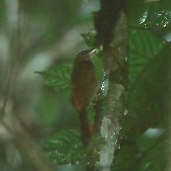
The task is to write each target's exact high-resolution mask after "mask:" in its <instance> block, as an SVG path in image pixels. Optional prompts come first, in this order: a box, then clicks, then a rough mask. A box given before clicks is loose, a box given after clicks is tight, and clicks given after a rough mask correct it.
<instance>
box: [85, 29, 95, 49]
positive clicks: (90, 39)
mask: <svg viewBox="0 0 171 171" xmlns="http://www.w3.org/2000/svg"><path fill="white" fill-rule="evenodd" d="M95 36H96V34H95V31H90V32H88V33H83V34H82V37H83V38H84V41H85V43H86V44H87V46H88V47H90V48H94V47H95V43H96V37H95Z"/></svg>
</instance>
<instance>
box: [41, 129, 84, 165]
mask: <svg viewBox="0 0 171 171" xmlns="http://www.w3.org/2000/svg"><path fill="white" fill-rule="evenodd" d="M44 151H45V152H46V153H47V155H48V158H49V159H50V160H52V161H55V163H56V164H57V165H62V164H78V163H80V162H81V161H83V159H84V156H85V152H84V148H83V144H82V142H81V137H80V133H79V131H78V130H74V129H65V130H62V131H60V132H58V133H57V134H56V136H54V137H52V138H50V139H48V140H47V141H45V143H44Z"/></svg>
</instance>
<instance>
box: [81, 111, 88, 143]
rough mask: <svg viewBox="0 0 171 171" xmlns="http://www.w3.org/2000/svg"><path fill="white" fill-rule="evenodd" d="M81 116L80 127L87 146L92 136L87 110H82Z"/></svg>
mask: <svg viewBox="0 0 171 171" xmlns="http://www.w3.org/2000/svg"><path fill="white" fill-rule="evenodd" d="M79 116H80V129H81V136H82V141H83V144H84V145H85V146H87V145H88V141H89V138H90V136H91V128H90V126H89V123H88V119H87V112H86V110H84V111H82V112H80V114H79Z"/></svg>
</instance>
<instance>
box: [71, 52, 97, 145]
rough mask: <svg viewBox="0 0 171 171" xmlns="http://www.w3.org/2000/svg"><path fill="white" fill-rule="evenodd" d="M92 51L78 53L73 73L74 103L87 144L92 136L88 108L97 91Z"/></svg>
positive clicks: (83, 137)
mask: <svg viewBox="0 0 171 171" xmlns="http://www.w3.org/2000/svg"><path fill="white" fill-rule="evenodd" d="M91 52H92V51H90V50H84V51H81V52H80V53H78V55H77V56H76V58H75V60H74V64H73V72H72V75H71V84H72V103H73V106H74V107H75V109H76V111H77V112H78V113H79V117H80V126H81V133H82V140H83V143H84V144H85V145H87V143H88V139H89V137H90V129H89V124H88V120H87V112H86V110H87V108H88V106H89V104H90V101H91V99H92V97H93V96H94V95H95V93H96V71H95V66H94V64H93V62H92V60H91Z"/></svg>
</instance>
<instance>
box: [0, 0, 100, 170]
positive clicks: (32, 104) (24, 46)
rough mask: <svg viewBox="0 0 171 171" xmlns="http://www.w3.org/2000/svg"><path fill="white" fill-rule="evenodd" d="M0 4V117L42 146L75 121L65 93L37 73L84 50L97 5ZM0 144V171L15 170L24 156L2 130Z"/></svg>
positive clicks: (0, 0)
mask: <svg viewBox="0 0 171 171" xmlns="http://www.w3.org/2000/svg"><path fill="white" fill-rule="evenodd" d="M0 4H1V5H0V80H1V84H0V94H1V96H0V105H1V106H2V111H1V113H2V115H4V118H3V119H4V120H6V121H7V123H9V125H15V119H16V118H17V120H19V121H20V122H21V124H22V126H23V127H24V128H25V129H26V130H27V131H28V132H29V133H30V134H31V136H32V137H34V139H35V141H37V142H38V143H40V144H42V146H43V144H44V142H45V141H46V139H48V138H49V137H51V136H54V134H55V133H56V132H58V131H59V130H60V129H63V128H66V127H69V128H74V127H78V126H79V122H78V119H77V115H76V113H75V111H74V109H73V108H72V104H71V98H70V89H67V91H66V90H61V89H57V88H53V87H50V88H49V87H48V86H47V85H45V82H44V80H43V78H42V77H41V75H39V74H37V73H36V72H42V71H46V70H48V69H49V68H51V67H53V66H56V65H58V64H67V65H72V61H73V59H74V57H75V55H76V54H77V53H78V52H79V51H81V50H83V49H86V48H87V45H86V44H85V42H84V40H83V38H82V36H81V34H82V33H87V32H89V31H92V30H93V29H94V28H93V13H92V12H93V11H97V10H98V9H99V8H100V4H99V1H98V0H74V1H68V0H63V1H61V0H51V1H48V0H36V1H35V0H29V1H28V0H12V1H11V0H0ZM4 99H5V100H4ZM4 105H5V109H3V108H4V107H3V106H4ZM4 110H5V111H4ZM4 112H5V114H3V113H4ZM15 117H16V118H15ZM4 142H5V144H4ZM0 143H2V145H1V147H0V157H1V160H0V168H1V169H0V170H10V171H11V170H15V169H19V168H20V167H21V166H22V165H23V161H22V160H23V159H22V158H23V157H21V154H20V153H19V152H18V150H17V148H16V147H15V145H14V144H13V143H11V136H10V135H9V133H8V131H7V130H6V129H5V128H4V127H3V126H2V125H0ZM6 146H7V147H6ZM4 147H5V148H4ZM7 149H8V150H7ZM12 156H13V157H12ZM17 156H18V157H17ZM23 167H24V166H23ZM30 167H31V166H30ZM26 168H27V167H25V169H26ZM28 168H29V167H28ZM17 171H18V170H17Z"/></svg>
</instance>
